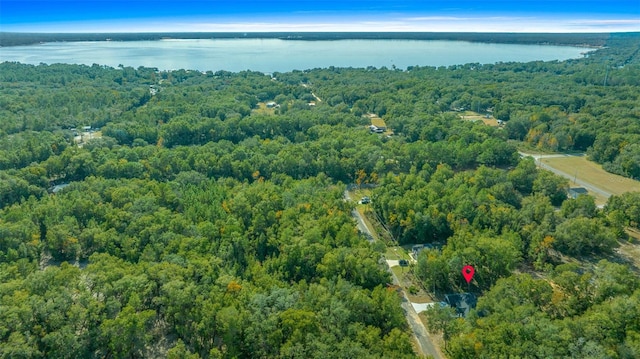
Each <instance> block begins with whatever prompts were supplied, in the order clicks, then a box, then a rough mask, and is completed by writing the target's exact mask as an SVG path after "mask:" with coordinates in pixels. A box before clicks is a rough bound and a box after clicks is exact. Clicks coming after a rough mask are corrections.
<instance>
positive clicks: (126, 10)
mask: <svg viewBox="0 0 640 359" xmlns="http://www.w3.org/2000/svg"><path fill="white" fill-rule="evenodd" d="M0 31H21V32H139V31H151V32H171V31H233V32H238V31H239V32H251V31H471V32H482V31H490V32H491V31H507V32H614V31H618V32H619V31H640V0H627V1H617V0H609V1H608V0H597V1H595V0H582V1H580V0H564V1H561V0H560V1H558V0H509V1H506V0H488V1H481V0H477V1H468V0H460V1H430V0H422V1H392V0H381V1H376V0H368V1H364V0H355V1H336V0H324V1H307V0H297V1H279V0H271V1H251V0H224V1H219V0H185V1H173V0H155V1H151V0H84V1H78V0H46V1H42V0H41V1H30V0H0Z"/></svg>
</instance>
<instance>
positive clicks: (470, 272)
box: [462, 266, 476, 284]
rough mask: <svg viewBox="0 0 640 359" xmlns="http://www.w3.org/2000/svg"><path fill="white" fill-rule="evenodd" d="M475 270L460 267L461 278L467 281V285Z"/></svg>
mask: <svg viewBox="0 0 640 359" xmlns="http://www.w3.org/2000/svg"><path fill="white" fill-rule="evenodd" d="M475 272H476V271H475V269H473V267H472V266H464V267H462V276H463V277H464V279H465V280H466V281H467V284H469V282H471V279H472V278H473V273H475Z"/></svg>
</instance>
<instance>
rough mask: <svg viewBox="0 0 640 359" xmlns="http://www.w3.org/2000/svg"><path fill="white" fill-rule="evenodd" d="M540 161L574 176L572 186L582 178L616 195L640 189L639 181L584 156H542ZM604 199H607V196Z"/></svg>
mask: <svg viewBox="0 0 640 359" xmlns="http://www.w3.org/2000/svg"><path fill="white" fill-rule="evenodd" d="M540 161H542V163H544V164H546V165H548V166H549V167H551V168H554V169H556V170H559V171H562V172H564V173H566V174H568V175H569V176H570V177H571V176H572V178H570V184H571V186H578V185H576V183H575V180H580V181H582V182H585V183H588V184H591V185H593V186H594V187H597V188H599V189H601V190H603V191H605V192H609V193H611V194H614V195H620V194H622V193H625V192H634V191H640V182H639V181H635V180H632V179H630V178H626V177H622V176H618V175H615V174H613V173H609V172H607V171H605V170H603V169H602V166H601V165H599V164H597V163H595V162H592V161H589V160H587V158H586V157H584V156H579V157H578V156H563V157H553V158H541V159H540ZM602 197H604V196H602V195H600V194H596V198H598V199H600V200H602ZM604 200H605V201H606V198H605V199H604Z"/></svg>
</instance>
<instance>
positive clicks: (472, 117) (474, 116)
mask: <svg viewBox="0 0 640 359" xmlns="http://www.w3.org/2000/svg"><path fill="white" fill-rule="evenodd" d="M460 118H461V119H463V120H465V121H482V122H484V124H485V125H487V126H492V127H498V120H496V119H495V118H493V116H489V117H488V118H487V116H486V115H482V114H479V113H477V112H474V111H464V112H462V113H460Z"/></svg>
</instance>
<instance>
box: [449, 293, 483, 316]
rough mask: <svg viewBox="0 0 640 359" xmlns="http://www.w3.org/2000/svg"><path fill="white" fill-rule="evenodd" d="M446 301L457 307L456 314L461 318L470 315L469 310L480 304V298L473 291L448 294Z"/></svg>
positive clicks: (454, 307)
mask: <svg viewBox="0 0 640 359" xmlns="http://www.w3.org/2000/svg"><path fill="white" fill-rule="evenodd" d="M444 301H445V302H446V303H447V305H448V306H450V307H451V308H453V309H455V310H456V315H457V316H458V317H461V318H465V317H466V316H467V315H469V311H471V309H474V308H475V307H476V304H478V298H477V297H476V296H475V294H473V293H461V294H447V295H445V296H444Z"/></svg>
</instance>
